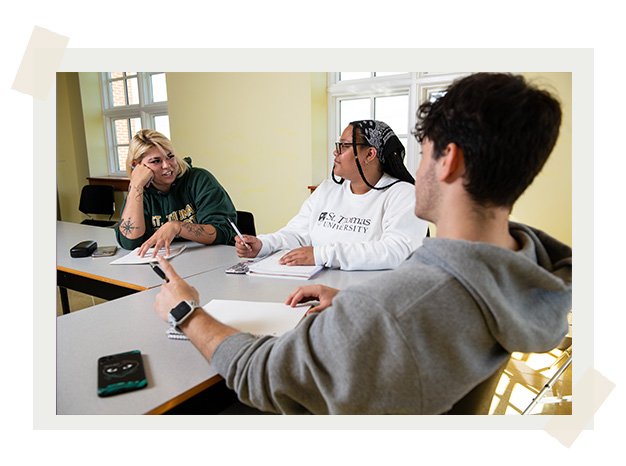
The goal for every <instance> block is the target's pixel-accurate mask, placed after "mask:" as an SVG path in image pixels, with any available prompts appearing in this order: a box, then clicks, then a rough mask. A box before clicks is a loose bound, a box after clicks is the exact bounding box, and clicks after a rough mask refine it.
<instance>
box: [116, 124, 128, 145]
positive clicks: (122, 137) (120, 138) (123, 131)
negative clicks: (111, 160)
mask: <svg viewBox="0 0 626 466" xmlns="http://www.w3.org/2000/svg"><path fill="white" fill-rule="evenodd" d="M114 125H115V145H119V144H128V143H130V139H129V136H128V120H127V119H126V118H124V119H123V120H115V121H114Z"/></svg>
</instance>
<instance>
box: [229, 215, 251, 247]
mask: <svg viewBox="0 0 626 466" xmlns="http://www.w3.org/2000/svg"><path fill="white" fill-rule="evenodd" d="M226 219H227V220H228V223H230V226H231V227H233V230H235V233H237V236H239V239H240V240H241V242H242V243H243V244H245V246H246V247H247V248H248V249H250V245H249V244H248V243H246V242H245V241H244V239H243V236H242V234H241V232H240V231H239V229H238V228H237V225H235V222H233V221H232V220H231V219H230V217H226Z"/></svg>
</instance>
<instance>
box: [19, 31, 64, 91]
mask: <svg viewBox="0 0 626 466" xmlns="http://www.w3.org/2000/svg"><path fill="white" fill-rule="evenodd" d="M68 42H69V38H67V37H64V36H61V35H59V34H56V33H54V32H52V31H49V30H47V29H43V28H41V27H39V26H35V27H34V28H33V33H32V34H31V36H30V40H29V41H28V46H27V47H26V52H25V53H24V56H23V57H22V63H21V64H20V67H19V69H18V70H17V74H16V75H15V80H14V81H13V87H12V89H13V90H16V91H18V92H21V93H23V94H28V95H30V96H32V97H34V98H36V99H40V100H46V99H47V98H48V94H49V93H50V88H51V87H52V84H53V83H54V77H55V73H56V71H57V69H58V68H59V65H60V64H61V60H62V59H63V54H64V53H65V49H66V48H67V44H68Z"/></svg>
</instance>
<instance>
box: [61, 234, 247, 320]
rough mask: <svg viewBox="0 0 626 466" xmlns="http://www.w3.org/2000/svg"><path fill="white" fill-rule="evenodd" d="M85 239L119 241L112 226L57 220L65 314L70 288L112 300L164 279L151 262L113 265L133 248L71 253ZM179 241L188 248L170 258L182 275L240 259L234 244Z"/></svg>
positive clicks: (104, 243) (102, 243) (106, 242)
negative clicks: (107, 254)
mask: <svg viewBox="0 0 626 466" xmlns="http://www.w3.org/2000/svg"><path fill="white" fill-rule="evenodd" d="M84 240H93V241H96V242H97V243H98V246H113V245H117V240H116V239H115V231H114V230H113V229H112V228H102V227H94V226H90V225H83V224H80V223H68V222H57V285H58V286H59V287H60V291H61V304H62V306H63V313H64V314H67V313H68V312H69V303H68V299H67V289H71V290H76V291H80V292H81V293H86V294H89V295H91V296H97V297H98V298H102V299H107V300H112V299H118V298H121V297H124V296H128V295H131V294H134V293H137V292H138V291H144V290H147V289H150V288H154V287H155V286H159V285H161V283H162V280H161V279H160V278H159V277H158V276H157V275H156V274H155V273H154V271H152V270H151V268H150V266H149V265H148V264H135V265H110V263H111V262H112V261H114V260H115V259H118V258H119V257H121V256H124V255H125V254H128V253H129V252H130V251H127V250H125V249H121V248H120V249H118V251H117V253H116V255H115V256H111V257H97V258H95V257H80V258H73V257H71V256H70V249H71V248H72V246H74V245H75V244H77V243H79V242H81V241H84ZM176 244H186V245H187V248H186V249H185V251H183V252H182V253H181V254H180V255H178V256H176V257H174V258H172V260H171V263H172V265H173V266H174V267H175V268H176V271H177V272H178V273H179V275H180V276H181V277H183V278H187V277H191V276H193V275H196V274H199V273H202V272H206V271H208V270H212V269H214V268H221V267H224V268H226V267H228V266H230V265H233V264H236V263H237V262H238V261H239V259H238V258H237V254H236V253H235V248H234V247H233V246H225V245H215V246H212V245H210V246H207V245H203V244H198V243H194V242H192V241H185V242H181V243H176Z"/></svg>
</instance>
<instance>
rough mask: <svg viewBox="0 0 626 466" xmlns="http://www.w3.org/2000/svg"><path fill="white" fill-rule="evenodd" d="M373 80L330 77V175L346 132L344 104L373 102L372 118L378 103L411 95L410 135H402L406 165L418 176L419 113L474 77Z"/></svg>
mask: <svg viewBox="0 0 626 466" xmlns="http://www.w3.org/2000/svg"><path fill="white" fill-rule="evenodd" d="M371 74H372V76H370V77H369V78H361V79H352V80H347V81H341V80H340V72H332V73H328V74H327V105H328V135H329V138H328V154H329V155H328V160H327V162H328V167H329V168H328V172H329V176H330V171H331V167H332V166H333V160H334V155H333V151H334V149H335V142H336V141H338V140H339V137H340V136H341V132H342V131H343V129H344V128H340V127H339V125H340V124H341V119H340V115H339V107H340V105H339V104H340V102H341V101H342V100H350V99H358V98H369V99H370V117H369V118H371V117H372V115H373V114H374V99H375V98H377V97H390V96H394V95H408V100H409V107H408V108H407V112H408V128H407V132H406V133H401V134H398V136H399V137H405V136H406V137H407V147H406V148H405V149H406V158H405V163H406V166H407V169H408V170H409V172H410V173H412V174H413V173H415V172H416V171H417V167H418V166H419V162H420V159H421V154H420V148H419V145H418V143H417V141H416V139H415V138H414V137H412V130H413V128H415V123H416V113H417V109H418V107H419V106H420V105H421V103H422V102H425V101H427V100H429V99H430V98H431V97H432V96H433V95H434V94H435V93H437V92H442V91H445V89H446V88H447V87H448V86H449V85H450V84H452V82H453V81H454V80H456V79H458V78H460V77H463V76H467V75H468V74H470V73H463V72H406V73H399V74H395V75H387V76H375V75H374V72H371Z"/></svg>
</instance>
